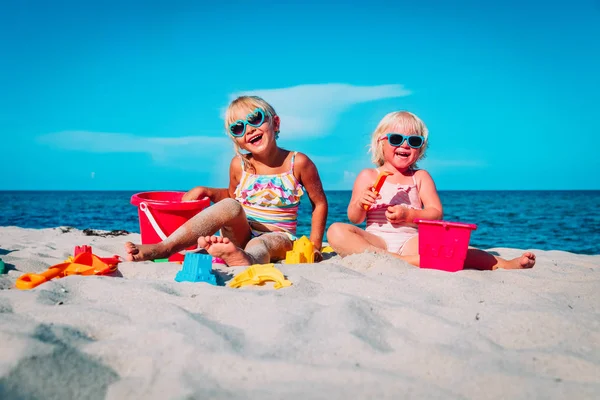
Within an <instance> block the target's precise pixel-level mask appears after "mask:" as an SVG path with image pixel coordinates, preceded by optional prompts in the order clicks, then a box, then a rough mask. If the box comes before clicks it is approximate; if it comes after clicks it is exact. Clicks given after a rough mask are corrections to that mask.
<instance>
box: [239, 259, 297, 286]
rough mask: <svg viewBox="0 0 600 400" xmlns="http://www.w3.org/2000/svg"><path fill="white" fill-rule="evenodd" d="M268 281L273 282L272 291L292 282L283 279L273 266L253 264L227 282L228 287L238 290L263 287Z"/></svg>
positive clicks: (281, 274)
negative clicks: (249, 286) (252, 286)
mask: <svg viewBox="0 0 600 400" xmlns="http://www.w3.org/2000/svg"><path fill="white" fill-rule="evenodd" d="M269 281H273V282H275V285H274V286H273V288H274V289H281V288H282V287H288V286H291V285H292V282H290V281H288V280H287V279H285V276H283V273H282V272H281V271H280V270H278V269H277V268H275V264H254V265H252V266H250V267H248V269H246V270H245V271H243V272H240V273H239V274H238V275H236V276H235V277H234V278H233V279H232V280H231V281H229V287H232V288H240V287H242V286H248V285H263V284H264V283H265V282H269Z"/></svg>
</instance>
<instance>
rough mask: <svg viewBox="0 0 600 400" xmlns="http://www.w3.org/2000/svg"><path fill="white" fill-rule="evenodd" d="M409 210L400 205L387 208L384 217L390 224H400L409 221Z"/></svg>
mask: <svg viewBox="0 0 600 400" xmlns="http://www.w3.org/2000/svg"><path fill="white" fill-rule="evenodd" d="M409 213H410V210H409V209H408V208H407V207H404V206H403V205H401V204H398V205H396V206H389V207H388V208H387V210H386V212H385V217H386V218H387V220H388V221H390V222H391V223H392V224H401V223H404V222H407V221H408V219H409Z"/></svg>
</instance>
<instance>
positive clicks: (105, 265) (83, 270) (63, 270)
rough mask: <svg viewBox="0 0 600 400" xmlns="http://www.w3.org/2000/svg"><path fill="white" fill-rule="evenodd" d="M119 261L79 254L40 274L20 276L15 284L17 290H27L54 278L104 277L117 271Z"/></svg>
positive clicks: (90, 254)
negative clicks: (69, 276)
mask: <svg viewBox="0 0 600 400" xmlns="http://www.w3.org/2000/svg"><path fill="white" fill-rule="evenodd" d="M118 264H119V259H118V258H116V257H113V258H104V259H100V257H98V256H96V255H95V254H92V253H80V254H78V255H77V256H75V257H74V258H73V260H72V261H71V260H69V261H67V262H64V263H60V264H56V265H53V266H52V267H50V268H48V269H47V270H46V271H44V272H42V273H40V274H34V273H27V274H23V275H21V276H20V277H19V278H18V279H17V282H16V286H17V289H21V290H28V289H33V288H34V287H36V286H39V285H41V284H42V283H44V282H48V281H49V280H51V279H54V278H64V277H65V276H68V275H106V274H109V273H111V272H114V271H116V270H117V265H118Z"/></svg>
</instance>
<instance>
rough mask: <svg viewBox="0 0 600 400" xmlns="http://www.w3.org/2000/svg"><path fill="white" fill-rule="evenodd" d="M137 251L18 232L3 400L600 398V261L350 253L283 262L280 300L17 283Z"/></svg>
mask: <svg viewBox="0 0 600 400" xmlns="http://www.w3.org/2000/svg"><path fill="white" fill-rule="evenodd" d="M127 240H131V241H134V242H139V235H135V234H132V235H129V236H121V237H109V238H100V237H93V236H85V235H83V233H82V232H81V231H76V230H73V231H71V232H68V233H62V231H61V229H58V228H57V229H44V230H29V229H21V228H14V227H3V228H0V258H2V259H3V260H4V261H5V262H6V264H7V269H8V270H9V271H8V274H4V275H0V288H1V289H4V290H0V349H1V351H0V398H2V399H11V398H44V399H67V398H76V399H93V398H109V399H123V398H139V399H142V398H143V399H167V398H169V399H173V398H175V399H181V398H260V399H265V398H266V399H272V398H273V399H281V398H288V399H291V398H294V399H338V398H348V399H355V398H357V399H358V398H373V399H382V398H393V399H399V398H417V399H422V398H443V399H455V398H456V399H462V398H469V399H499V398H507V399H532V398H539V399H565V398H574V399H597V398H600V256H583V255H576V254H571V253H566V252H561V251H536V254H537V264H536V266H535V268H533V269H532V270H526V271H504V270H499V271H485V272H481V271H472V270H469V271H461V272H458V273H447V272H442V271H433V270H420V269H418V268H414V267H411V266H409V265H407V264H404V263H402V262H400V261H397V260H393V259H390V258H387V257H382V256H375V255H372V254H363V255H357V256H352V257H348V258H346V259H343V260H342V259H341V258H339V257H334V258H332V259H330V260H327V261H325V262H323V263H321V264H310V265H278V267H279V268H280V270H281V271H282V272H284V274H286V276H287V277H288V279H290V280H291V281H292V282H293V285H292V286H291V287H288V288H283V289H280V290H274V289H273V288H272V285H270V284H269V285H267V286H266V287H257V286H252V287H246V288H242V289H232V288H229V287H222V286H220V287H219V286H212V285H208V284H205V283H178V282H175V281H174V279H173V278H174V277H175V274H176V272H177V271H178V270H179V269H181V266H180V265H178V264H172V263H152V262H144V263H135V264H134V263H122V264H120V267H119V271H120V273H119V274H118V275H122V277H121V276H112V277H96V276H92V277H81V276H70V277H67V278H63V279H58V280H53V281H51V282H48V283H45V284H43V285H41V286H39V287H38V288H36V289H34V290H31V291H21V290H17V289H14V282H15V280H16V278H17V277H18V276H20V275H21V274H23V273H25V272H40V271H43V270H45V269H46V268H47V267H49V266H51V265H54V264H57V263H59V262H62V261H63V260H64V259H65V258H66V257H67V256H69V255H71V254H72V252H73V248H74V247H75V246H76V245H82V244H89V245H91V246H92V247H93V250H94V253H95V254H97V255H99V256H111V255H113V254H122V249H123V243H124V242H125V241H127ZM493 250H495V251H497V252H498V253H499V254H500V255H501V256H504V257H515V256H518V255H520V254H521V253H522V250H516V249H493ZM241 270H243V269H241ZM239 271H240V269H228V268H223V272H224V273H237V272H239Z"/></svg>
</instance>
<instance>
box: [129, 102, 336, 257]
mask: <svg viewBox="0 0 600 400" xmlns="http://www.w3.org/2000/svg"><path fill="white" fill-rule="evenodd" d="M279 125H280V120H279V116H277V114H276V113H275V110H274V109H273V107H272V106H271V105H270V104H268V103H267V102H266V101H264V100H263V99H261V98H260V97H256V96H242V97H238V98H237V99H235V100H234V101H233V102H232V103H231V104H230V105H229V107H228V109H227V111H226V114H225V129H226V132H227V135H228V136H229V137H230V138H231V139H232V140H233V143H234V147H235V151H236V155H235V156H234V157H233V159H232V160H231V163H230V169H229V177H230V180H229V187H228V188H207V187H202V186H198V187H195V188H194V189H192V190H190V191H189V192H187V193H186V194H185V195H184V197H183V200H194V199H199V198H204V197H209V198H210V200H211V202H213V203H214V204H213V205H212V206H211V207H208V208H207V209H205V210H203V211H202V212H200V213H199V214H197V215H196V216H194V217H193V218H192V219H190V220H189V221H187V222H186V223H185V224H184V225H182V226H181V227H180V228H179V229H178V230H176V231H175V232H174V233H173V234H172V235H171V236H169V237H168V238H167V239H165V240H164V241H162V242H161V243H158V244H155V245H134V244H133V243H127V244H126V245H125V249H126V252H127V259H129V260H131V261H141V260H149V259H157V258H166V257H168V256H170V255H171V254H173V253H176V252H178V251H181V250H184V249H186V248H189V247H191V246H193V245H194V244H196V242H197V243H198V247H200V248H202V249H205V250H206V251H207V252H208V253H209V254H211V255H213V256H215V257H219V258H221V259H223V261H225V263H226V264H227V265H229V266H247V265H252V264H264V263H268V262H270V261H276V260H280V259H284V258H285V254H286V252H287V251H288V250H291V249H292V245H293V241H294V240H295V239H296V236H295V235H296V225H297V217H298V205H299V204H300V198H301V197H302V195H303V194H304V193H305V192H306V194H307V195H308V197H309V199H310V201H311V204H312V206H313V213H312V225H311V232H310V241H311V242H312V243H313V245H314V248H315V260H316V261H320V260H321V259H322V257H321V253H320V252H319V249H320V248H321V245H322V241H323V234H324V231H325V221H326V219H327V200H326V197H325V193H324V191H323V187H322V184H321V179H320V177H319V174H318V172H317V168H316V166H315V164H314V163H313V162H312V161H311V160H310V159H309V158H308V157H307V156H306V155H304V154H302V153H299V152H291V151H288V150H285V149H282V148H280V147H278V146H277V140H276V139H277V137H278V135H279ZM242 151H243V152H242ZM219 230H220V232H221V236H215V235H214V234H215V233H216V232H217V231H219Z"/></svg>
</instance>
